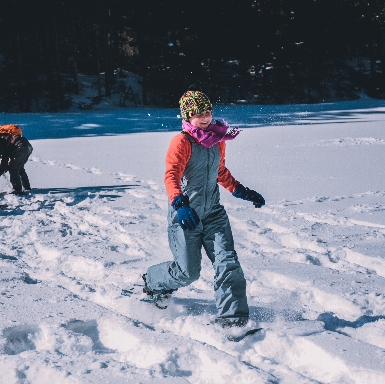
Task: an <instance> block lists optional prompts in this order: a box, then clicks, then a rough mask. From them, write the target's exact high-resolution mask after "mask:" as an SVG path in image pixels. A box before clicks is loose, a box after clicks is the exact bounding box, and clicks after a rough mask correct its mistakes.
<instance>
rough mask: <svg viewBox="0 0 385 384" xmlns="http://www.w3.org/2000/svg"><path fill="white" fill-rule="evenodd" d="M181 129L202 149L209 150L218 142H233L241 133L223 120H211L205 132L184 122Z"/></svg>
mask: <svg viewBox="0 0 385 384" xmlns="http://www.w3.org/2000/svg"><path fill="white" fill-rule="evenodd" d="M182 127H183V130H184V131H187V132H188V133H190V135H191V136H192V137H193V138H194V139H195V140H196V141H197V142H198V143H199V144H201V145H202V147H204V148H211V147H212V146H214V145H215V144H217V143H219V142H220V141H225V140H234V139H235V138H236V137H237V136H238V135H239V133H240V132H241V130H240V129H239V128H238V127H234V128H230V126H229V124H228V123H227V122H226V121H224V120H222V121H220V120H213V121H212V122H211V124H210V125H209V127H208V128H207V129H205V130H203V129H200V128H198V127H194V126H193V125H191V124H190V123H189V122H187V121H185V120H183V122H182Z"/></svg>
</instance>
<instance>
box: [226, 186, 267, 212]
mask: <svg viewBox="0 0 385 384" xmlns="http://www.w3.org/2000/svg"><path fill="white" fill-rule="evenodd" d="M233 196H234V197H237V198H238V199H243V200H247V201H251V202H252V203H253V204H254V206H255V208H261V207H262V205H265V199H264V198H263V197H262V195H260V194H259V193H258V192H255V191H253V190H252V189H249V188H245V187H244V186H243V185H242V184H239V185H238V187H237V189H236V190H235V191H234V192H233Z"/></svg>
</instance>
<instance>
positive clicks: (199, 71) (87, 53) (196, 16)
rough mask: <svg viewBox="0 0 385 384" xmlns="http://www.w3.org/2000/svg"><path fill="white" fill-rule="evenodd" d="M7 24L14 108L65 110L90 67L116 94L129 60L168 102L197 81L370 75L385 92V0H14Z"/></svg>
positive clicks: (276, 95)
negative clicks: (119, 77) (117, 78)
mask: <svg viewBox="0 0 385 384" xmlns="http://www.w3.org/2000/svg"><path fill="white" fill-rule="evenodd" d="M0 32H1V33H0V107H1V109H2V110H5V111H7V110H18V111H29V110H60V109H65V108H66V107H68V106H69V105H70V101H71V100H70V95H71V94H76V93H78V92H79V86H80V85H79V84H80V83H79V74H87V75H93V76H95V79H96V87H97V88H98V99H101V98H102V97H110V96H111V93H112V92H113V90H114V85H115V84H114V81H115V76H114V71H117V70H118V69H123V70H128V71H131V72H134V73H137V74H139V75H141V76H142V77H143V84H142V85H143V95H142V101H143V103H144V104H147V103H149V104H161V105H165V106H167V105H173V106H175V105H176V102H177V100H178V98H179V96H180V94H182V93H183V92H184V90H185V89H186V88H187V87H188V86H189V85H191V84H197V86H200V87H202V88H203V89H204V90H205V91H207V92H209V93H210V96H211V97H212V98H213V99H214V100H215V101H217V102H234V101H236V100H247V101H249V102H256V103H266V102H275V103H276V102H311V101H318V100H322V98H323V97H324V98H327V97H330V96H331V94H332V93H333V92H336V97H341V98H342V97H353V93H354V87H355V86H360V85H362V87H365V85H366V84H367V83H368V82H367V81H366V78H365V76H370V84H369V85H370V86H369V89H368V91H369V92H370V93H371V94H372V95H373V96H381V94H384V93H385V19H384V3H383V1H380V0H373V1H365V2H364V1H362V0H354V1H351V0H314V1H308V0H241V1H240V0H222V1H219V0H212V1H203V0H195V1H194V3H193V4H191V3H189V2H181V1H176V0H141V1H131V0H124V1H123V0H111V1H108V0H93V1H91V0H83V1H74V0H23V1H21V0H10V1H3V2H1V4H0ZM366 59H368V63H369V64H370V65H369V66H368V68H366V66H365V64H366ZM366 69H368V72H366Z"/></svg>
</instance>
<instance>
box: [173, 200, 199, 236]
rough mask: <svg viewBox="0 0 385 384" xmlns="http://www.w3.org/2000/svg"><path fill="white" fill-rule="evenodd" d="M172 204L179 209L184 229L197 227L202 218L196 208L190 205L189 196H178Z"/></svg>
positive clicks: (178, 213) (179, 219) (179, 220)
mask: <svg viewBox="0 0 385 384" xmlns="http://www.w3.org/2000/svg"><path fill="white" fill-rule="evenodd" d="M172 206H173V208H174V209H175V210H176V211H177V215H178V222H179V225H180V226H181V227H182V229H183V230H184V231H185V230H190V231H191V230H193V229H195V228H196V227H197V225H198V224H199V221H200V220H199V217H198V215H197V213H196V212H195V210H194V208H191V207H190V206H189V200H188V197H187V196H183V195H181V196H177V197H176V198H175V199H174V201H173V202H172Z"/></svg>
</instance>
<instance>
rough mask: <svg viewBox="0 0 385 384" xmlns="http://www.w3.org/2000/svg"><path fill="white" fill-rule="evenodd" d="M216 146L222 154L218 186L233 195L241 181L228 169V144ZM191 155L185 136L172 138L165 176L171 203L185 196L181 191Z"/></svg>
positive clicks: (188, 142)
mask: <svg viewBox="0 0 385 384" xmlns="http://www.w3.org/2000/svg"><path fill="white" fill-rule="evenodd" d="M187 134H188V132H187ZM216 145H218V148H219V153H220V163H219V167H218V184H220V185H222V187H224V188H225V189H227V190H228V191H229V192H231V193H233V192H234V191H235V189H236V187H237V186H238V184H239V181H237V180H235V178H234V177H233V176H232V175H231V172H230V171H229V170H228V169H227V168H226V165H225V154H226V143H225V142H224V141H222V142H219V143H218V144H216ZM191 153H192V148H191V143H190V141H189V139H188V138H187V137H186V136H185V134H183V133H180V134H178V135H176V136H174V137H173V138H172V140H171V142H170V146H169V148H168V151H167V155H166V172H165V176H164V184H165V186H166V191H167V195H168V197H169V199H170V203H172V202H173V201H174V199H175V197H177V196H179V195H182V194H183V192H182V189H181V179H182V176H183V173H184V171H185V168H186V165H187V163H188V162H189V160H190V157H191Z"/></svg>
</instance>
